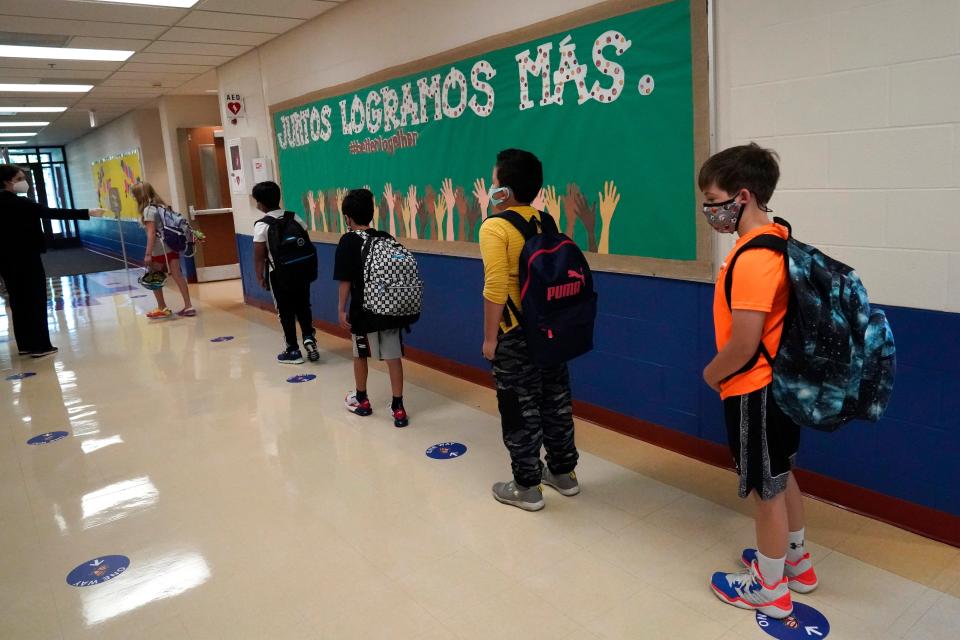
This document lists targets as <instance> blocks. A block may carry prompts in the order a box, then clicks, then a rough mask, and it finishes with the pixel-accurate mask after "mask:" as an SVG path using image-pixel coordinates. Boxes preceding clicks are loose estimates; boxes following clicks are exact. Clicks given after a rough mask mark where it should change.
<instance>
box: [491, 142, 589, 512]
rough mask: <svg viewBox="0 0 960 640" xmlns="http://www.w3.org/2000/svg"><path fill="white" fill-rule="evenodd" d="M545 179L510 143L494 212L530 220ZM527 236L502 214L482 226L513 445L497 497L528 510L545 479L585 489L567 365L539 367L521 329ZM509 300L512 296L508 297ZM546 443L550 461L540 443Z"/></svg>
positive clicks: (494, 348)
mask: <svg viewBox="0 0 960 640" xmlns="http://www.w3.org/2000/svg"><path fill="white" fill-rule="evenodd" d="M542 186H543V166H542V165H541V164H540V160H538V159H537V157H536V156H535V155H533V154H532V153H530V152H529V151H522V150H520V149H506V150H504V151H501V152H500V153H499V154H498V155H497V163H496V166H495V167H494V169H493V182H492V186H491V187H490V202H491V204H492V205H493V207H494V211H495V212H496V213H502V212H504V211H508V210H510V211H515V212H516V213H518V214H520V215H521V216H523V218H524V219H525V220H527V221H529V220H531V219H534V218H535V219H537V220H539V219H540V216H541V213H540V212H539V211H537V210H536V209H534V208H533V207H531V206H530V203H531V202H533V200H534V199H535V198H536V197H537V193H539V191H540V188H541V187H542ZM523 245H524V239H523V236H522V235H521V234H520V232H519V231H518V230H517V229H516V228H515V227H514V226H513V225H512V224H510V222H508V221H507V220H504V219H502V218H498V217H496V216H494V217H491V218H489V219H487V220H486V221H485V222H484V224H483V226H482V227H481V228H480V253H481V255H482V256H483V271H484V288H483V298H484V303H483V355H484V357H485V358H486V359H487V360H489V361H491V362H492V363H493V375H494V378H495V380H496V385H497V401H498V404H499V408H500V419H501V424H502V428H503V442H504V444H505V445H506V446H507V450H508V451H509V452H510V459H511V462H512V465H511V466H512V469H513V480H512V481H510V482H498V483H496V484H495V485H494V486H493V497H494V498H495V499H496V500H497V501H499V502H502V503H504V504H509V505H512V506H515V507H519V508H520V509H524V510H526V511H539V510H540V509H543V507H544V502H543V490H542V489H541V487H540V483H541V482H543V484H546V485H547V486H549V487H552V488H554V489H556V490H557V491H558V492H560V493H561V494H562V495H565V496H574V495H577V494H578V493H580V485H579V483H578V482H577V476H576V473H575V472H574V469H575V468H576V466H577V458H578V453H577V448H576V445H575V444H574V433H573V406H572V400H571V396H570V374H569V372H568V370H567V365H566V364H562V365H560V366H556V367H550V368H539V367H537V366H535V365H534V364H533V362H532V361H531V359H530V353H529V350H528V347H527V340H526V337H525V336H524V332H523V331H522V330H520V328H519V327H520V322H521V321H522V319H521V318H518V317H516V313H515V312H514V311H512V310H511V308H512V309H514V310H516V309H520V307H521V304H520V282H519V272H520V252H521V250H522V249H523ZM508 300H509V302H510V303H511V304H508ZM541 447H544V448H546V450H547V455H546V467H545V466H544V464H543V462H541V460H540V449H541Z"/></svg>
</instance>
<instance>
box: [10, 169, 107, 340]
mask: <svg viewBox="0 0 960 640" xmlns="http://www.w3.org/2000/svg"><path fill="white" fill-rule="evenodd" d="M0 187H2V188H0V219H2V220H3V224H4V227H3V233H2V234H0V278H3V281H4V282H5V283H6V285H7V291H8V294H9V297H8V299H7V306H8V308H9V310H10V315H11V316H12V320H13V335H14V339H15V340H16V341H17V349H18V350H19V352H20V355H30V356H33V357H34V358H42V357H43V356H48V355H50V354H53V353H56V352H57V348H56V347H54V346H53V345H52V344H50V331H49V329H48V327H47V274H46V272H45V271H44V269H43V260H42V259H41V257H40V256H41V254H43V253H46V251H47V243H46V238H45V237H44V235H43V227H42V226H41V224H40V220H41V219H46V220H50V219H58V220H89V219H90V216H91V215H93V216H101V215H103V209H50V208H48V207H45V206H43V205H41V204H37V203H36V202H34V201H33V200H30V199H28V198H24V197H21V194H25V193H27V192H28V191H29V190H30V185H29V183H27V178H26V175H25V174H24V172H23V169H21V168H20V167H18V166H16V165H12V164H0Z"/></svg>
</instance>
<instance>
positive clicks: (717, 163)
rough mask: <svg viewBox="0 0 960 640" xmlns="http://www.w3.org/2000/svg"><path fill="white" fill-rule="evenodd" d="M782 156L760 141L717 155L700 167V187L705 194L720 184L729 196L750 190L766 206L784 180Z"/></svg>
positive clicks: (758, 201)
mask: <svg viewBox="0 0 960 640" xmlns="http://www.w3.org/2000/svg"><path fill="white" fill-rule="evenodd" d="M779 161H780V156H778V155H777V153H776V151H773V150H772V149H764V148H763V147H761V146H760V145H758V144H757V143H756V142H751V143H750V144H745V145H741V146H739V147H730V148H729V149H724V150H723V151H721V152H720V153H715V154H714V155H712V156H710V158H709V159H708V160H707V161H706V162H704V163H703V166H702V167H700V176H699V178H698V179H697V184H698V185H700V190H701V191H705V190H706V189H708V188H709V187H710V186H711V185H716V186H718V187H720V188H721V189H723V190H724V191H726V192H727V193H729V194H734V193H736V192H737V191H739V190H740V189H746V190H747V191H749V192H750V193H752V194H753V196H754V197H755V198H756V199H757V204H759V205H760V206H761V207H763V206H766V204H767V203H768V202H770V199H771V198H772V197H773V191H774V189H776V188H777V182H778V181H779V180H780V163H779Z"/></svg>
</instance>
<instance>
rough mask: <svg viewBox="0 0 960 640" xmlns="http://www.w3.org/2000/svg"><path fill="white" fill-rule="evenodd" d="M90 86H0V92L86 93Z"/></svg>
mask: <svg viewBox="0 0 960 640" xmlns="http://www.w3.org/2000/svg"><path fill="white" fill-rule="evenodd" d="M90 89H93V85H92V84H39V83H35V84H0V91H10V92H17V93H19V92H24V93H86V92H87V91H90Z"/></svg>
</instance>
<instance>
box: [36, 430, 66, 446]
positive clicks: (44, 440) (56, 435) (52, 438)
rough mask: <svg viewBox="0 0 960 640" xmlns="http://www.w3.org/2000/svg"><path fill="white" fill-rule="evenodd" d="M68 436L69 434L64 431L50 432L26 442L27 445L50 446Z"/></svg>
mask: <svg viewBox="0 0 960 640" xmlns="http://www.w3.org/2000/svg"><path fill="white" fill-rule="evenodd" d="M68 435H70V434H69V433H68V432H66V431H50V432H48V433H41V434H40V435H38V436H33V437H32V438H30V439H29V440H27V444H50V443H51V442H56V441H57V440H63V439H64V438H66V437H67V436H68Z"/></svg>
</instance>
